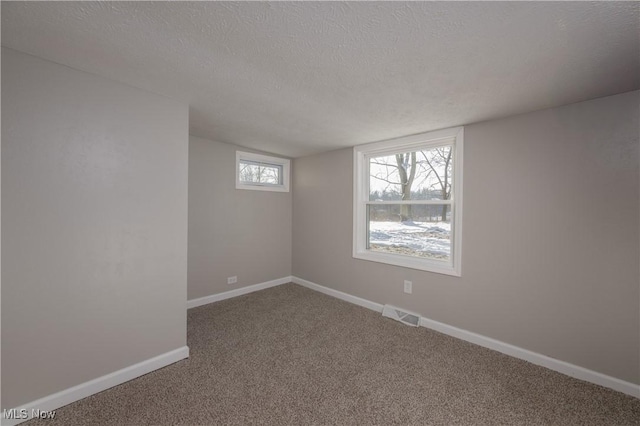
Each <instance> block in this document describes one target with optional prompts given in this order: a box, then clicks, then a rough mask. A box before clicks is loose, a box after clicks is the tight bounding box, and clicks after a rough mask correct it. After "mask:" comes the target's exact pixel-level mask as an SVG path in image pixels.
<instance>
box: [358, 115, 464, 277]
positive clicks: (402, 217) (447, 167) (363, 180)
mask: <svg viewBox="0 0 640 426" xmlns="http://www.w3.org/2000/svg"><path fill="white" fill-rule="evenodd" d="M462 143H463V128H461V127H458V128H454V129H447V130H440V131H436V132H430V133H425V134H421V135H414V136H408V137H404V138H399V139H393V140H389V141H383V142H376V143H372V144H367V145H362V146H357V147H355V148H354V173H355V175H354V185H355V188H354V236H353V257H355V258H358V259H364V260H371V261H375V262H382V263H389V264H392V265H397V266H404V267H408V268H414V269H421V270H425V271H431V272H437V273H442V274H448V275H456V276H460V274H461V266H460V262H461V259H460V257H461V247H460V245H461V241H462V239H461V232H462Z"/></svg>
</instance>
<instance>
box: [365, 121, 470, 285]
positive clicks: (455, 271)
mask: <svg viewBox="0 0 640 426" xmlns="http://www.w3.org/2000/svg"><path fill="white" fill-rule="evenodd" d="M463 139H464V127H454V128H451V129H444V130H436V131H433V132H428V133H422V134H419V135H412V136H406V137H401V138H397V139H390V140H386V141H381V142H374V143H370V144H366V145H359V146H356V147H354V148H353V173H354V174H353V185H354V186H353V257H354V258H356V259H363V260H369V261H373V262H380V263H387V264H390V265H396V266H403V267H405V268H412V269H419V270H423V271H430V272H435V273H439V274H446V275H453V276H457V277H459V276H461V275H462V264H461V263H462V186H463V185H462V183H463V182H462V172H463V169H464V166H463V157H464V155H463V145H464V141H463ZM451 141H453V145H454V171H453V178H454V180H453V188H452V194H453V195H452V197H453V206H452V207H453V218H454V220H453V221H452V223H451V232H452V234H453V236H452V242H453V250H452V258H451V263H443V262H438V261H435V260H429V259H424V258H418V257H411V256H405V255H400V254H392V253H381V252H376V251H371V250H367V248H366V241H367V235H366V232H367V225H366V215H367V210H366V209H367V202H368V199H369V188H368V187H369V170H368V169H369V167H368V162H367V157H368V156H372V155H376V156H378V155H384V154H390V153H394V152H398V151H399V150H405V152H408V151H410V150H411V149H415V148H421V147H429V146H434V147H435V146H439V145H442V144H443V143H447V142H451ZM439 204H441V203H439Z"/></svg>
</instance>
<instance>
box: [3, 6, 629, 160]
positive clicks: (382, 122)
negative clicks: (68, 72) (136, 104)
mask: <svg viewBox="0 0 640 426" xmlns="http://www.w3.org/2000/svg"><path fill="white" fill-rule="evenodd" d="M639 11H640V8H639V5H638V3H635V2H627V3H617V2H616V3H610V2H604V3H593V2H590V3H580V2H578V3H536V2H523V3H520V2H513V3H485V2H478V3H461V2H448V3H432V2H428V3H408V2H407V3H405V2H390V3H387V2H385V3H342V2H318V3H316V2H313V3H307V2H304V3H207V2H175V3H173V2H172V3H161V2H126V3H120V2H117V3H115V2H114V3H111V2H106V3H94V2H91V3H89V2H69V3H67V2H65V3H56V2H37V3H32V2H25V3H23V2H15V3H14V2H5V1H3V2H2V44H3V45H4V46H7V47H10V48H13V49H16V50H20V51H23V52H27V53H30V54H33V55H36V56H40V57H43V58H46V59H50V60H52V61H55V62H58V63H61V64H65V65H68V66H71V67H73V68H77V69H81V70H85V71H89V72H92V73H95V74H99V75H102V76H104V77H107V78H110V79H113V80H117V81H121V82H124V83H127V84H130V85H132V86H136V87H140V88H144V89H147V90H150V91H152V92H156V93H161V94H164V95H167V96H169V97H172V98H175V99H178V100H181V101H183V102H188V103H189V106H190V132H191V134H193V135H197V136H201V137H205V138H208V139H212V140H217V141H220V142H229V143H235V144H239V145H243V146H248V147H252V148H256V149H261V150H265V151H271V152H275V153H279V154H283V155H288V156H292V157H297V156H302V155H307V154H312V153H316V152H320V151H326V150H330V149H335V148H339V147H346V146H353V145H356V144H360V143H365V142H372V141H377V140H382V139H388V138H392V137H397V136H403V135H408V134H413V133H419V132H423V131H428V130H432V129H438V128H444V127H449V126H454V125H460V124H468V123H472V122H477V121H482V120H487V119H492V118H497V117H504V116H508V115H513V114H518V113H522V112H528V111H533V110H537V109H542V108H547V107H552V106H558V105H564V104H568V103H572V102H578V101H583V100H587V99H592V98H597V97H602V96H607V95H611V94H615V93H621V92H626V91H630V90H635V89H638V88H640V42H639V37H640V33H639V25H640V24H639V19H640V12H639Z"/></svg>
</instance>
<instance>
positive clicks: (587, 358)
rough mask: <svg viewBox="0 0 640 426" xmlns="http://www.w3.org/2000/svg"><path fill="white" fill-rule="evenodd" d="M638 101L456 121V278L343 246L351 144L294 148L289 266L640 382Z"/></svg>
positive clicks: (348, 233) (348, 225)
mask: <svg viewBox="0 0 640 426" xmlns="http://www.w3.org/2000/svg"><path fill="white" fill-rule="evenodd" d="M638 104H639V92H632V93H627V94H623V95H618V96H612V97H608V98H602V99H598V100H594V101H589V102H584V103H579V104H574V105H569V106H565V107H561V108H556V109H550V110H545V111H540V112H535V113H531V114H525V115H520V116H516V117H513V118H508V119H503V120H498V121H491V122H485V123H479V124H473V125H469V126H466V128H465V153H464V156H465V160H464V161H465V169H464V186H465V188H464V197H465V198H464V219H463V222H464V223H463V227H464V231H463V232H464V235H463V258H462V269H463V270H462V277H461V278H456V277H450V276H445V275H438V274H434V273H428V272H421V271H417V270H411V269H404V268H400V267H395V266H390V265H384V264H380V263H374V262H368V261H364V260H356V259H353V258H352V256H351V247H352V241H351V239H352V202H353V201H352V180H353V179H352V150H351V149H344V150H338V151H333V152H329V153H325V154H319V155H315V156H311V157H306V158H300V159H296V160H295V162H294V171H293V187H294V194H295V197H294V202H293V235H294V240H293V274H294V275H295V276H298V277H300V278H303V279H307V280H310V281H312V282H315V283H318V284H321V285H324V286H327V287H331V288H334V289H337V290H340V291H344V292H346V293H349V294H352V295H356V296H359V297H363V298H366V299H369V300H372V301H375V302H378V303H391V304H394V305H398V306H401V307H404V308H406V309H410V310H413V311H417V312H419V313H421V314H422V315H424V316H426V317H428V318H431V319H434V320H437V321H441V322H443V323H446V324H450V325H453V326H456V327H460V328H463V329H467V330H470V331H473V332H476V333H479V334H482V335H485V336H488V337H492V338H495V339H498V340H501V341H504V342H508V343H511V344H513V345H516V346H519V347H522V348H526V349H529V350H532V351H535V352H538V353H541V354H544V355H548V356H550V357H553V358H557V359H560V360H563V361H567V362H570V363H573V364H576V365H579V366H582V367H586V368H588V369H592V370H595V371H598V372H601V373H604V374H607V375H610V376H613V377H618V378H620V379H623V380H626V381H630V382H634V383H640V371H639V368H640V351H639V348H640V328H639V327H640V317H639V316H640V305H639V304H640V290H639V287H640V277H639V269H638V259H639V258H640V252H639V247H638V244H639V241H640V239H639V222H638V218H639V217H640V211H639V208H638V200H639V197H638V194H639V192H640V191H639V188H638V186H639V181H640V178H639V176H638V168H639V164H638V158H639V157H638V128H639V127H638V114H639V108H638ZM405 279H408V280H412V281H413V294H411V295H408V294H404V293H403V291H402V288H403V280H405Z"/></svg>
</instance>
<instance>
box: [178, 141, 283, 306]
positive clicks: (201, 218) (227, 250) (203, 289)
mask: <svg viewBox="0 0 640 426" xmlns="http://www.w3.org/2000/svg"><path fill="white" fill-rule="evenodd" d="M236 150H240V151H249V152H254V151H252V150H248V149H246V148H241V147H238V146H235V145H228V144H224V143H218V142H213V141H210V140H206V139H200V138H197V137H193V136H191V137H190V138H189V286H188V287H189V291H188V298H189V299H190V300H191V299H196V298H199V297H203V296H209V295H212V294H216V293H221V292H224V291H228V290H233V289H236V288H239V287H245V286H247V285H252V284H258V283H261V282H265V281H269V280H273V279H276V278H282V277H286V276H289V275H291V220H292V219H291V192H267V191H250V190H242V189H236V187H235V185H236V182H235V167H236V166H235V164H236V163H235V161H236ZM234 275H235V276H237V277H238V282H237V283H236V284H227V277H231V276H234Z"/></svg>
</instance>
